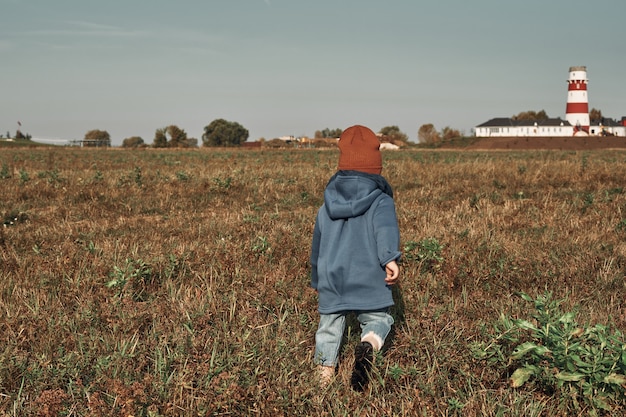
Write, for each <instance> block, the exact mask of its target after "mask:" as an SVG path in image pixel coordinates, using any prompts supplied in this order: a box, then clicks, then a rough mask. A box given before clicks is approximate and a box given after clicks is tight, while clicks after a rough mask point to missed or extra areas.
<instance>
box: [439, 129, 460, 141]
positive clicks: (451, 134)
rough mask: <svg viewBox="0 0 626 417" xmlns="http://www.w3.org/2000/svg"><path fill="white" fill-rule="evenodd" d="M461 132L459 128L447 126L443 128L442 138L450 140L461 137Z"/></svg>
mask: <svg viewBox="0 0 626 417" xmlns="http://www.w3.org/2000/svg"><path fill="white" fill-rule="evenodd" d="M460 137H461V132H459V131H458V130H457V129H452V128H451V127H450V126H446V127H444V128H443V129H441V139H442V140H444V141H450V140H452V139H456V138H460Z"/></svg>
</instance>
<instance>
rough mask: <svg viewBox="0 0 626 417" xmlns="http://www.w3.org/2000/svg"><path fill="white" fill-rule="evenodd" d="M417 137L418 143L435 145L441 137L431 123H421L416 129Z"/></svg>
mask: <svg viewBox="0 0 626 417" xmlns="http://www.w3.org/2000/svg"><path fill="white" fill-rule="evenodd" d="M417 139H418V140H419V142H420V143H425V144H427V145H435V144H437V143H439V142H441V137H440V136H439V133H438V132H437V130H436V129H435V126H434V125H433V124H432V123H428V124H423V125H421V126H420V128H419V130H418V131H417Z"/></svg>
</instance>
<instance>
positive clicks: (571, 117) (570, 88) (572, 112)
mask: <svg viewBox="0 0 626 417" xmlns="http://www.w3.org/2000/svg"><path fill="white" fill-rule="evenodd" d="M587 83H588V80H587V67H570V68H569V79H568V80H567V108H566V109H565V120H567V121H568V122H569V123H570V124H571V125H572V126H574V134H576V133H578V132H586V133H589V99H588V98H587Z"/></svg>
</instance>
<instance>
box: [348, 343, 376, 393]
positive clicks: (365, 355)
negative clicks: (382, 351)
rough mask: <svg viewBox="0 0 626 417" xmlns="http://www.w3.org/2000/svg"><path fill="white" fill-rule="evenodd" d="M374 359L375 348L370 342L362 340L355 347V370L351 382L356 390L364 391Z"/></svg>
mask: <svg viewBox="0 0 626 417" xmlns="http://www.w3.org/2000/svg"><path fill="white" fill-rule="evenodd" d="M373 360H374V348H373V347H372V344H371V343H369V342H361V343H359V344H358V345H356V348H354V370H353V371H352V378H351V379H350V383H351V384H352V389H353V390H355V391H359V392H360V391H363V390H364V389H365V386H366V385H367V383H368V381H369V373H370V371H371V369H372V361H373Z"/></svg>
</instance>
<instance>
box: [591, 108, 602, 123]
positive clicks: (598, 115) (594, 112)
mask: <svg viewBox="0 0 626 417" xmlns="http://www.w3.org/2000/svg"><path fill="white" fill-rule="evenodd" d="M602 119H603V117H602V111H600V110H598V109H596V108H592V109H591V110H589V120H593V121H602Z"/></svg>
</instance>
